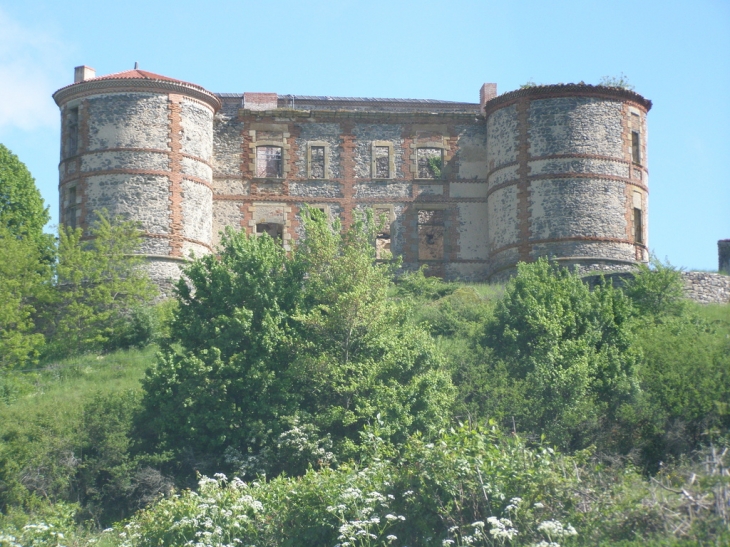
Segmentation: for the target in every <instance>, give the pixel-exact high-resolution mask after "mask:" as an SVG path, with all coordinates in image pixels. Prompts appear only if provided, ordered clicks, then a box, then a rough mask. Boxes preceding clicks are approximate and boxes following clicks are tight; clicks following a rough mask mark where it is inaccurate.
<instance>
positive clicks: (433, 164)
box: [428, 156, 443, 179]
mask: <svg viewBox="0 0 730 547" xmlns="http://www.w3.org/2000/svg"><path fill="white" fill-rule="evenodd" d="M428 168H429V170H430V171H431V173H433V178H435V179H440V178H441V172H442V171H441V170H442V168H443V160H442V159H441V158H439V157H437V156H429V158H428Z"/></svg>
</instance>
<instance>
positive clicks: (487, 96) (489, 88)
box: [479, 84, 497, 112]
mask: <svg viewBox="0 0 730 547" xmlns="http://www.w3.org/2000/svg"><path fill="white" fill-rule="evenodd" d="M496 96H497V84H484V85H483V86H482V88H481V89H480V90H479V106H480V110H481V111H482V112H484V107H485V106H486V104H487V102H488V101H491V100H492V99H494V98H495V97H496Z"/></svg>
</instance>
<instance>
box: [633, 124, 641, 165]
mask: <svg viewBox="0 0 730 547" xmlns="http://www.w3.org/2000/svg"><path fill="white" fill-rule="evenodd" d="M631 159H632V160H633V162H634V163H641V149H640V140H639V132H638V131H632V132H631Z"/></svg>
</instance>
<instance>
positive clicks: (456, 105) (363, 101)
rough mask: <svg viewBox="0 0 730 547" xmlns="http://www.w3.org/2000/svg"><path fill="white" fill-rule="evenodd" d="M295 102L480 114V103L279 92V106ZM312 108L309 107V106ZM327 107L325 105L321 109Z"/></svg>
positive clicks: (229, 96)
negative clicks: (280, 93)
mask: <svg viewBox="0 0 730 547" xmlns="http://www.w3.org/2000/svg"><path fill="white" fill-rule="evenodd" d="M216 96H218V97H219V98H220V99H222V100H231V99H243V93H216ZM292 101H293V102H294V110H299V109H300V108H301V109H302V110H320V109H321V110H346V109H348V108H357V107H370V108H389V109H404V110H406V111H411V112H413V111H420V112H432V111H441V112H464V113H468V114H478V113H479V103H466V102H457V101H442V100H437V99H396V98H380V97H328V96H316V95H315V96H312V95H291V94H289V95H278V96H277V106H278V108H280V109H285V110H291V109H292V108H291V105H292ZM308 107H309V108H308ZM318 107H324V108H318Z"/></svg>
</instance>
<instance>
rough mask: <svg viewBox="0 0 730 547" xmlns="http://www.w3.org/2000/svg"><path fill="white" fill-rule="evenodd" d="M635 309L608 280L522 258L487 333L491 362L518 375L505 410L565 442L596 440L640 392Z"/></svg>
mask: <svg viewBox="0 0 730 547" xmlns="http://www.w3.org/2000/svg"><path fill="white" fill-rule="evenodd" d="M632 316H633V308H632V306H631V302H630V300H629V299H628V298H627V297H626V296H624V295H623V293H622V292H621V291H620V290H617V289H614V288H613V287H611V286H610V285H607V284H606V285H599V286H598V287H596V288H595V289H594V290H592V291H591V290H590V289H589V288H588V287H587V286H586V285H585V284H584V283H583V282H582V281H581V280H580V278H579V277H578V276H577V275H575V274H572V273H570V272H569V271H568V270H566V269H561V268H559V267H557V266H555V265H553V264H551V263H549V262H548V261H547V260H545V259H540V260H538V261H537V262H534V263H532V264H520V265H519V266H518V274H517V276H516V277H515V278H514V279H513V280H511V281H510V282H509V283H508V285H507V288H506V293H505V296H504V298H503V299H502V300H501V301H500V302H499V304H498V305H497V308H496V310H495V316H494V319H493V321H491V322H490V324H489V325H488V327H487V329H486V337H485V341H486V345H487V346H488V347H489V348H491V350H492V355H493V358H494V360H495V362H494V363H493V364H492V366H493V367H494V369H495V370H500V367H501V370H502V371H503V373H506V374H507V375H508V376H509V377H510V378H511V380H512V381H511V382H510V383H509V384H508V385H507V386H506V387H507V389H508V390H511V391H512V394H513V396H512V397H505V398H504V399H503V400H504V401H505V402H506V405H507V408H503V409H502V413H503V417H506V416H504V414H507V416H509V414H512V415H513V416H514V418H515V420H516V422H517V425H518V427H519V428H522V429H525V430H527V431H531V432H535V433H538V434H540V433H543V434H545V435H547V437H548V439H549V440H550V441H551V442H555V443H558V444H560V445H562V446H565V447H569V448H580V447H583V446H585V445H586V444H588V443H591V442H595V441H596V437H597V435H599V434H600V430H601V422H605V421H608V422H611V421H612V420H613V419H615V416H616V413H617V412H618V410H619V408H621V406H622V404H624V403H626V402H628V401H630V400H631V398H632V396H633V395H634V394H635V393H636V392H637V388H638V386H637V379H636V366H637V364H638V362H639V357H640V354H639V352H638V351H637V350H636V349H635V346H634V344H633V343H632V342H633V336H632V331H631V318H632Z"/></svg>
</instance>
